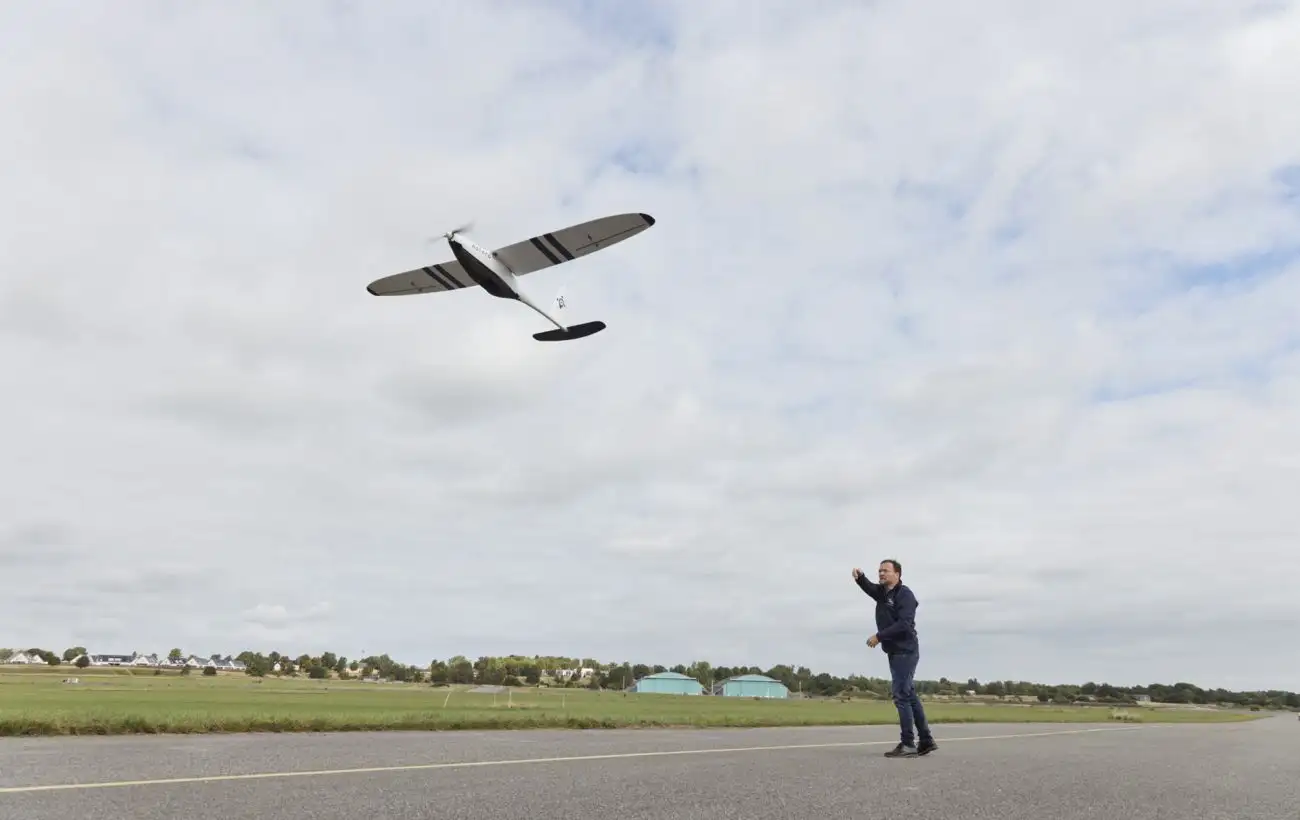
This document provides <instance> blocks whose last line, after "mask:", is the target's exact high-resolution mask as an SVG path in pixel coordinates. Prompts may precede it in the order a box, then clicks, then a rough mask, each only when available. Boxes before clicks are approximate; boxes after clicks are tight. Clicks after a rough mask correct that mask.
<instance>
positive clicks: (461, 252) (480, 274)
mask: <svg viewBox="0 0 1300 820" xmlns="http://www.w3.org/2000/svg"><path fill="white" fill-rule="evenodd" d="M447 244H448V245H450V246H451V252H452V254H453V255H454V256H455V257H456V261H457V262H459V263H460V265H461V267H462V268H464V269H465V273H466V274H467V275H468V276H469V278H471V279H473V280H474V283H475V284H477V285H478V286H479V287H481V288H483V290H484V291H485V292H487V293H488V294H489V295H492V296H495V297H497V298H498V299H514V300H515V301H517V302H522V303H523V304H525V305H527V306H528V307H530V308H532V309H533V310H535V311H537V312H538V313H539V314H541V315H542V316H543V317H544V318H545V319H546V320H547V321H549V322H550V323H551V324H553V325H555V326H556V327H557V328H559V329H560V330H567V329H568V328H567V327H565V326H564V324H562V323H561V322H560V321H559V320H558V319H556V318H555V317H554V316H552V315H551V314H549V313H547V312H546V311H544V310H542V309H541V308H540V307H538V306H537V305H535V304H533V301H532V300H531V299H529V298H528V295H527V294H525V293H524V292H523V290H522V289H521V288H520V287H519V279H518V277H516V276H515V274H514V272H513V271H511V270H510V268H509V267H507V266H506V264H505V263H504V262H502V261H501V260H500V259H499V258H497V256H496V254H494V253H493V252H492V251H490V250H488V249H487V248H485V247H483V246H482V245H479V244H478V243H477V242H474V241H473V240H469V239H462V238H461V237H460V236H459V235H457V234H456V233H452V234H451V235H449V236H448V237H447Z"/></svg>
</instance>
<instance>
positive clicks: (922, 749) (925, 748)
mask: <svg viewBox="0 0 1300 820" xmlns="http://www.w3.org/2000/svg"><path fill="white" fill-rule="evenodd" d="M937 748H939V744H938V743H935V742H934V738H930V739H929V740H922V741H921V743H920V745H918V746H917V747H916V753H917V754H919V755H928V754H929V753H930V752H933V751H934V750H935V749H937Z"/></svg>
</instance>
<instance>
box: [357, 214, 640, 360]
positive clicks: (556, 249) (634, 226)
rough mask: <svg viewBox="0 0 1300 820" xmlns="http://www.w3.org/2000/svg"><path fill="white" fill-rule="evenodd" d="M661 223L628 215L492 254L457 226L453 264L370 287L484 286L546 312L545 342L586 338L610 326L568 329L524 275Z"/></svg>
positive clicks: (559, 304)
mask: <svg viewBox="0 0 1300 820" xmlns="http://www.w3.org/2000/svg"><path fill="white" fill-rule="evenodd" d="M653 224H655V220H654V217H652V216H650V215H649V214H640V213H627V214H615V215H614V216H604V217H601V218H599V219H593V220H591V221H589V222H583V223H581V224H579V225H572V226H570V227H568V228H565V229H563V230H559V231H554V232H551V233H544V234H539V235H537V236H533V237H530V238H528V239H525V240H523V241H521V242H516V243H514V244H513V245H506V246H505V247H501V248H497V249H496V250H494V251H490V250H488V249H487V248H484V247H482V246H480V245H478V244H477V243H475V242H474V241H473V240H468V239H465V238H464V237H463V236H462V235H461V234H462V233H464V231H465V229H464V228H457V229H456V230H454V231H450V232H448V233H446V234H443V237H444V238H445V239H446V240H447V244H448V245H451V252H452V255H453V256H454V257H455V259H454V260H453V261H449V262H440V263H438V264H436V265H426V266H425V267H422V268H416V269H414V270H408V271H406V272H404V273H396V274H393V275H391V276H385V277H383V278H382V279H376V280H375V281H373V282H371V283H370V284H369V285H367V286H366V290H368V291H370V292H371V293H372V294H374V295H375V296H408V295H411V294H416V293H441V292H443V291H449V290H460V289H461V288H467V287H472V286H474V285H478V286H479V287H480V288H482V289H483V290H485V291H487V293H488V294H489V295H491V296H495V297H497V298H498V299H514V300H516V301H518V302H522V303H524V304H525V305H527V306H528V307H530V308H532V309H533V310H535V311H537V312H538V313H540V314H541V315H542V316H543V317H545V318H546V319H547V320H548V321H549V322H550V323H551V324H553V325H555V327H556V329H555V330H544V331H541V332H540V333H534V334H533V338H534V339H537V340H538V341H541V342H556V341H562V340H565V339H581V338H582V337H584V336H590V335H591V334H593V333H599V332H600V331H602V330H604V329H605V323H604V322H600V321H596V322H583V323H581V324H576V325H565V324H564V323H563V322H561V321H560V320H558V319H556V318H555V317H554V316H553V315H551V314H550V313H548V312H547V311H545V310H542V309H541V308H540V307H538V306H537V305H536V303H534V302H533V301H532V300H531V299H530V298H528V295H527V294H525V293H524V292H523V290H522V289H521V288H520V286H519V277H521V276H523V275H525V274H529V273H532V272H534V271H539V270H542V269H544V268H549V267H553V266H555V265H559V264H562V263H564V262H569V261H572V260H574V259H577V258H578V257H581V256H586V255H588V254H591V253H595V252H596V251H598V250H600V249H601V248H608V247H609V246H610V245H614V244H617V243H619V242H622V241H623V240H624V239H628V238H629V237H633V236H636V235H637V234H639V233H641V231H644V230H645V229H646V228H649V227H650V226H651V225H653ZM555 304H556V308H557V309H563V308H564V297H563V296H562V295H561V296H557V297H556V300H555Z"/></svg>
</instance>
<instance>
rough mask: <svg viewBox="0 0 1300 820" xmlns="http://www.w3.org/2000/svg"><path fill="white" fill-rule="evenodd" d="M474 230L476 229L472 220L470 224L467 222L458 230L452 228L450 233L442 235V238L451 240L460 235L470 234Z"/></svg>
mask: <svg viewBox="0 0 1300 820" xmlns="http://www.w3.org/2000/svg"><path fill="white" fill-rule="evenodd" d="M473 228H474V220H472V219H471V220H470V221H469V222H466V223H465V224H464V225H461V226H460V227H458V228H452V229H451V230H450V231H447V232H446V233H445V234H443V235H442V238H443V239H451V238H452V237H453V236H455V235H456V234H458V233H469V232H470V231H471V230H473Z"/></svg>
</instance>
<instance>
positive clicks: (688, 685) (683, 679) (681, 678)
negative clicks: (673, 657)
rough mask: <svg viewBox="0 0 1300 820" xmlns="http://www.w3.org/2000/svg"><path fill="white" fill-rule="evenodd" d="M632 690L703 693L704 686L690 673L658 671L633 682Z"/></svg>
mask: <svg viewBox="0 0 1300 820" xmlns="http://www.w3.org/2000/svg"><path fill="white" fill-rule="evenodd" d="M632 691H633V692H650V693H653V694H658V695H702V694H704V687H703V686H702V685H701V684H700V682H699V681H697V680H696V679H695V678H692V677H690V676H689V675H683V674H680V673H678V672H656V673H655V674H653V675H646V676H645V677H644V678H641V679H640V680H638V681H637V682H636V683H634V684H632Z"/></svg>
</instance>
